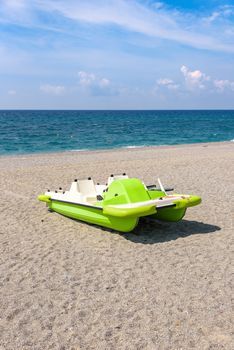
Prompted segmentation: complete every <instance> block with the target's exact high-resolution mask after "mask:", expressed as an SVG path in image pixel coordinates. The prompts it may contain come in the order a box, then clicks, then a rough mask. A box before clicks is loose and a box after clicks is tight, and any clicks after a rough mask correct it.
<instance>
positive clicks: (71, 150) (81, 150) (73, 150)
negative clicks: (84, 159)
mask: <svg viewBox="0 0 234 350" xmlns="http://www.w3.org/2000/svg"><path fill="white" fill-rule="evenodd" d="M86 151H90V150H89V149H88V148H84V149H70V150H69V151H68V152H86Z"/></svg>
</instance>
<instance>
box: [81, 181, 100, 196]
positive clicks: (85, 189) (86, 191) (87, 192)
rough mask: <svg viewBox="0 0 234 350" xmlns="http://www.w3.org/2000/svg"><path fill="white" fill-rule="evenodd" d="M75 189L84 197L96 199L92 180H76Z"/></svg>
mask: <svg viewBox="0 0 234 350" xmlns="http://www.w3.org/2000/svg"><path fill="white" fill-rule="evenodd" d="M77 189H78V191H79V192H80V193H81V194H83V195H84V196H88V197H96V195H97V192H96V188H95V185H94V182H93V180H87V179H85V180H78V181H77Z"/></svg>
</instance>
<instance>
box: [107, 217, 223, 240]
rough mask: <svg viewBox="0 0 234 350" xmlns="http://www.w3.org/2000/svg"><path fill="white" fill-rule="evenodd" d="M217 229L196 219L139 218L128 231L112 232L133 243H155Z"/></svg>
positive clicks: (217, 228) (217, 227)
mask: <svg viewBox="0 0 234 350" xmlns="http://www.w3.org/2000/svg"><path fill="white" fill-rule="evenodd" d="M219 230H221V228H220V227H219V226H216V225H211V224H206V223H203V222H198V221H189V220H182V221H180V222H176V223H175V222H174V223H166V222H159V221H153V220H149V219H141V220H140V221H139V224H138V226H137V227H136V228H135V229H134V231H132V232H130V233H120V232H116V231H112V233H116V234H120V235H121V236H123V237H124V238H125V239H127V240H130V241H132V242H135V243H143V244H155V243H163V242H168V241H171V240H176V239H177V238H185V237H188V236H191V235H194V234H206V233H215V232H216V231H219Z"/></svg>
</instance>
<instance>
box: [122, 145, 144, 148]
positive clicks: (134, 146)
mask: <svg viewBox="0 0 234 350" xmlns="http://www.w3.org/2000/svg"><path fill="white" fill-rule="evenodd" d="M143 147H146V145H142V146H136V145H133V146H123V148H143Z"/></svg>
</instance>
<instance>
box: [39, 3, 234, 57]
mask: <svg viewBox="0 0 234 350" xmlns="http://www.w3.org/2000/svg"><path fill="white" fill-rule="evenodd" d="M33 6H34V8H37V9H40V11H44V12H48V13H53V14H55V13H57V14H60V15H62V16H64V17H66V19H70V20H72V21H73V25H74V23H75V21H78V22H87V23H91V24H98V25H109V24H112V25H117V26H120V27H122V28H124V29H125V30H130V31H132V32H136V33H141V34H144V35H147V36H149V37H151V38H161V39H164V40H165V39H166V40H170V41H176V42H179V43H181V44H185V45H189V46H192V47H195V48H199V49H205V50H218V51H226V52H234V46H233V45H230V43H229V42H228V41H227V42H226V43H225V40H224V39H225V32H224V30H222V28H219V30H217V28H216V27H214V28H213V27H212V26H210V27H209V31H208V30H207V25H206V23H204V20H201V19H199V17H198V16H196V15H192V14H191V13H185V12H179V11H178V10H173V9H170V8H169V7H166V6H163V5H162V4H161V3H156V6H153V3H151V2H148V1H146V2H145V3H143V2H142V1H141V2H140V1H137V0H131V1H123V0H109V1H106V0H89V1H87V0H66V1H64V0H57V1H54V0H53V1H52V0H47V1H46V2H45V1H44V0H37V1H36V2H35V3H34V5H33ZM225 11H230V10H228V9H226V10H225ZM214 16H216V15H214ZM211 22H212V21H211ZM225 29H226V30H227V29H228V28H225Z"/></svg>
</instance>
